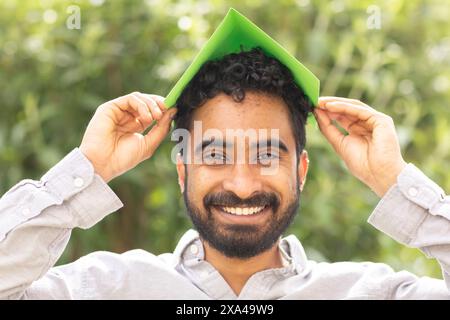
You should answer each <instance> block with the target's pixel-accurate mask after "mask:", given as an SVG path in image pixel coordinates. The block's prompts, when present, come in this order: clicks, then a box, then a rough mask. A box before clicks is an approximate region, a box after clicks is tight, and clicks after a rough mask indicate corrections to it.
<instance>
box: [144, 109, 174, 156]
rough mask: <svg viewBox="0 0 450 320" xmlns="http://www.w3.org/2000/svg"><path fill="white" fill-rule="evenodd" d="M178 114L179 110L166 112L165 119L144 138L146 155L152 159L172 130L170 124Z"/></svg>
mask: <svg viewBox="0 0 450 320" xmlns="http://www.w3.org/2000/svg"><path fill="white" fill-rule="evenodd" d="M176 113H177V108H171V109H169V110H168V111H166V112H164V114H163V117H162V118H161V119H160V120H159V121H158V122H157V123H156V124H155V125H154V126H153V128H152V129H151V130H150V131H149V132H148V133H147V134H146V135H145V136H144V141H145V148H146V150H145V155H146V157H147V158H149V157H151V156H152V155H153V153H154V152H155V150H156V149H157V148H158V146H159V145H160V144H161V142H162V141H163V140H164V138H165V137H166V136H167V134H168V133H169V130H170V124H171V123H172V120H173V117H174V116H175V114H176Z"/></svg>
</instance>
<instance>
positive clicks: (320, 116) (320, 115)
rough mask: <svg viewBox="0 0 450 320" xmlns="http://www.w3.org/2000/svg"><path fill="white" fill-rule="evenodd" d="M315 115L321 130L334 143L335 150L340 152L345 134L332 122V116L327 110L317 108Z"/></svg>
mask: <svg viewBox="0 0 450 320" xmlns="http://www.w3.org/2000/svg"><path fill="white" fill-rule="evenodd" d="M314 115H315V117H316V119H317V123H318V125H319V129H320V131H321V132H322V134H323V135H324V136H325V138H326V139H327V140H328V142H329V143H330V144H331V145H332V147H333V148H334V150H335V151H336V152H337V153H338V154H340V144H341V141H342V140H343V139H344V138H345V135H344V134H343V133H342V132H340V131H339V129H338V128H337V127H336V126H335V125H334V124H333V123H332V121H331V119H330V117H329V116H328V114H327V113H326V112H325V111H323V110H321V109H317V110H315V112H314Z"/></svg>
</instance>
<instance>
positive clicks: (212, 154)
mask: <svg viewBox="0 0 450 320" xmlns="http://www.w3.org/2000/svg"><path fill="white" fill-rule="evenodd" d="M203 159H204V160H205V161H206V162H207V163H211V164H219V163H225V161H226V156H225V155H224V154H223V153H222V152H220V151H217V150H211V151H206V152H205V153H204V154H203Z"/></svg>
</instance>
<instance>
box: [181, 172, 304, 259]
mask: <svg viewBox="0 0 450 320" xmlns="http://www.w3.org/2000/svg"><path fill="white" fill-rule="evenodd" d="M185 179H186V180H185V189H184V190H185V192H184V194H183V198H184V203H185V205H186V208H187V211H188V214H189V217H190V218H191V221H192V223H193V225H194V227H195V228H196V230H197V231H198V233H199V235H200V238H201V239H202V240H204V241H206V242H208V244H209V245H211V247H213V248H214V249H216V250H218V251H219V252H221V253H222V254H224V255H225V256H227V257H229V258H239V259H248V258H251V257H254V256H257V255H259V254H261V253H263V252H264V251H267V250H268V249H270V248H271V247H272V246H273V245H274V244H275V243H276V242H277V241H278V240H279V239H280V237H281V235H282V234H283V233H284V232H285V231H286V229H287V228H288V227H289V225H290V224H291V223H292V221H293V220H294V217H295V215H296V214H297V210H298V208H299V205H300V191H299V188H296V195H295V197H294V199H293V200H292V201H291V202H290V203H289V205H288V206H287V208H286V209H285V210H284V212H279V209H278V208H279V207H280V205H279V204H280V203H279V200H278V198H277V197H276V196H275V195H274V194H270V193H269V194H268V193H260V194H258V195H256V196H254V197H251V198H249V199H245V200H241V199H240V198H239V197H237V196H236V195H235V194H234V193H231V192H226V193H219V194H216V195H214V194H209V195H207V196H206V197H205V199H204V201H203V202H204V207H205V208H206V212H202V210H201V209H199V208H198V207H197V206H195V205H194V204H193V203H191V201H189V195H188V192H187V190H188V189H187V175H186V176H185ZM297 187H298V181H297ZM219 200H220V202H219V203H220V204H222V205H226V206H230V207H233V206H236V204H240V205H245V204H250V205H249V206H258V204H262V203H267V204H268V205H270V207H271V210H272V216H271V218H270V221H269V222H268V225H269V228H268V229H267V230H265V231H264V232H261V231H260V230H259V228H258V226H254V225H240V224H229V225H226V226H224V227H223V228H224V230H225V231H227V232H226V233H227V234H224V233H223V232H222V231H221V230H220V229H221V228H220V227H219V225H218V224H217V221H216V219H215V217H214V215H213V214H212V212H211V205H213V204H214V203H215V201H219ZM265 226H266V225H265Z"/></svg>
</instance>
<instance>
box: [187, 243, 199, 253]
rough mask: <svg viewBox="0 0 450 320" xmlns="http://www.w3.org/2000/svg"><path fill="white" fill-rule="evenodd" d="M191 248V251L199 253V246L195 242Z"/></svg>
mask: <svg viewBox="0 0 450 320" xmlns="http://www.w3.org/2000/svg"><path fill="white" fill-rule="evenodd" d="M189 249H190V250H191V253H192V254H194V255H196V254H197V253H198V247H197V246H196V245H195V244H193V245H191V247H190V248H189Z"/></svg>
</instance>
